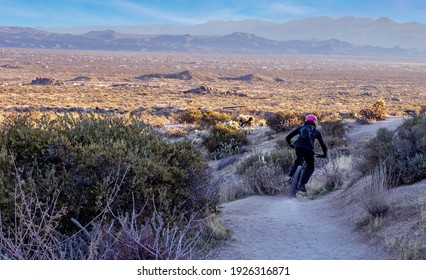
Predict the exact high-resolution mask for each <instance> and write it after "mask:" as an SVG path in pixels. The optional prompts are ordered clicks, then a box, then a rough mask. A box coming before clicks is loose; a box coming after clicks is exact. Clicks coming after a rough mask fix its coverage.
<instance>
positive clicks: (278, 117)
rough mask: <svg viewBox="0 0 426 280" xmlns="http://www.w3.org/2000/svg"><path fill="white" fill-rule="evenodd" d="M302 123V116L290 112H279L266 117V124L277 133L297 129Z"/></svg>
mask: <svg viewBox="0 0 426 280" xmlns="http://www.w3.org/2000/svg"><path fill="white" fill-rule="evenodd" d="M302 122H303V116H302V115H301V114H297V113H295V112H291V111H279V112H276V113H272V114H269V115H268V116H267V117H266V124H267V125H268V126H269V127H270V128H271V129H272V130H273V131H275V132H277V133H280V132H284V131H287V130H289V129H292V128H294V127H297V126H298V125H300V124H301V123H302Z"/></svg>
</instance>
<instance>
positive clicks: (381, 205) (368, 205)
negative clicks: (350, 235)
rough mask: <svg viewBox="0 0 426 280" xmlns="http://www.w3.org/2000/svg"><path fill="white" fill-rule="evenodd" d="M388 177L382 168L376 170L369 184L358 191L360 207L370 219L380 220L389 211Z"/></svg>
mask: <svg viewBox="0 0 426 280" xmlns="http://www.w3.org/2000/svg"><path fill="white" fill-rule="evenodd" d="M390 187H391V186H390V179H389V175H388V173H387V171H386V168H384V167H378V168H376V169H375V170H374V171H373V172H372V174H371V176H370V177H369V182H368V183H367V184H366V185H365V186H363V187H362V188H361V189H360V190H359V193H358V195H359V199H360V201H361V205H362V206H363V208H364V209H365V210H366V211H367V213H368V214H369V215H370V216H371V217H372V218H380V217H383V215H385V214H386V212H387V211H388V210H389V198H388V197H389V189H390Z"/></svg>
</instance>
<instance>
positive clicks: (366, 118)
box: [358, 99, 387, 123]
mask: <svg viewBox="0 0 426 280" xmlns="http://www.w3.org/2000/svg"><path fill="white" fill-rule="evenodd" d="M386 113H387V108H386V103H385V101H384V100H383V99H380V100H377V101H376V103H374V104H373V106H371V107H367V108H363V109H361V110H360V111H359V116H360V118H359V119H358V120H359V121H361V122H364V123H370V122H374V121H380V120H385V119H386Z"/></svg>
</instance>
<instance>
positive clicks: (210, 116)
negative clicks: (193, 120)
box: [201, 111, 231, 126]
mask: <svg viewBox="0 0 426 280" xmlns="http://www.w3.org/2000/svg"><path fill="white" fill-rule="evenodd" d="M230 120H231V116H230V115H229V114H227V113H221V112H217V111H205V112H202V117H201V122H202V123H203V124H204V125H207V126H213V125H216V124H218V123H222V122H226V121H230Z"/></svg>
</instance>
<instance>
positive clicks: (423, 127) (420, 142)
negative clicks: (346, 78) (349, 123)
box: [357, 115, 426, 184]
mask: <svg viewBox="0 0 426 280" xmlns="http://www.w3.org/2000/svg"><path fill="white" fill-rule="evenodd" d="M362 157H363V159H362V160H361V161H360V163H359V164H358V166H357V167H358V169H359V170H360V171H362V172H364V173H365V172H367V171H368V170H372V169H374V168H375V166H378V165H379V164H381V163H382V164H384V165H385V166H386V168H387V170H389V172H391V174H392V176H391V177H392V180H393V181H394V182H396V184H402V183H404V184H410V183H414V182H417V181H419V180H422V179H425V178H426V166H425V163H424V162H425V160H426V116H420V115H416V116H413V117H412V118H410V119H408V120H406V121H404V123H403V124H402V125H400V126H399V127H398V128H397V130H396V132H395V133H394V132H392V131H390V130H388V129H385V128H381V129H379V130H378V131H377V134H376V136H375V137H374V138H372V139H370V140H369V141H368V142H367V144H366V145H365V146H364V149H363V152H362Z"/></svg>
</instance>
